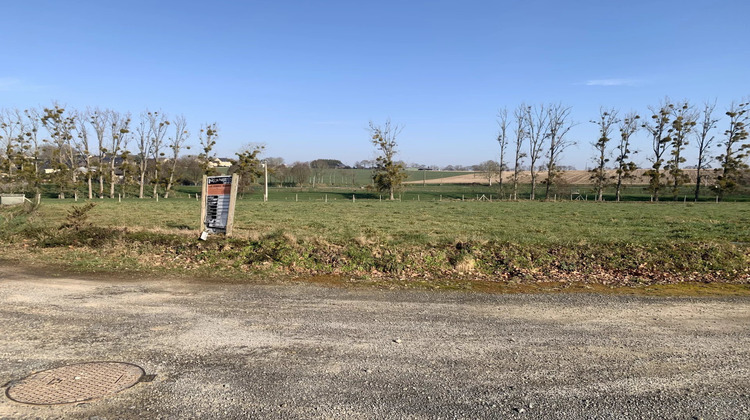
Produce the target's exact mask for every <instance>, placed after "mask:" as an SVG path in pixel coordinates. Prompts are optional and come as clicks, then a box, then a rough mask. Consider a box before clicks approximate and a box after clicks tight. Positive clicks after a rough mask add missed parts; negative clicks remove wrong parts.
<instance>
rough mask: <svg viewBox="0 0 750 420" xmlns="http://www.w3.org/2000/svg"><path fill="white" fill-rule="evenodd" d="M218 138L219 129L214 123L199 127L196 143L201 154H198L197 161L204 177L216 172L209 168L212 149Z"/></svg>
mask: <svg viewBox="0 0 750 420" xmlns="http://www.w3.org/2000/svg"><path fill="white" fill-rule="evenodd" d="M218 137H219V128H218V126H217V125H216V123H211V124H205V125H202V126H201V129H200V131H199V132H198V143H199V144H200V147H201V152H200V154H198V160H199V161H200V163H201V169H202V170H203V173H204V174H205V175H214V174H215V173H216V170H215V169H214V167H213V166H211V160H212V159H213V157H214V155H213V149H214V146H215V145H216V139H217V138H218Z"/></svg>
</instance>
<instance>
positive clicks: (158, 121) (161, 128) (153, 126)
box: [148, 111, 170, 197]
mask: <svg viewBox="0 0 750 420" xmlns="http://www.w3.org/2000/svg"><path fill="white" fill-rule="evenodd" d="M148 124H149V132H150V133H151V136H152V138H151V158H152V159H153V160H154V179H153V183H154V192H153V194H152V196H153V197H156V194H157V192H158V188H159V172H160V169H161V166H162V160H163V159H164V152H162V150H163V148H164V137H166V135H167V129H168V128H169V124H170V122H169V121H168V120H167V116H166V115H164V114H160V113H159V112H158V111H155V112H149V113H148Z"/></svg>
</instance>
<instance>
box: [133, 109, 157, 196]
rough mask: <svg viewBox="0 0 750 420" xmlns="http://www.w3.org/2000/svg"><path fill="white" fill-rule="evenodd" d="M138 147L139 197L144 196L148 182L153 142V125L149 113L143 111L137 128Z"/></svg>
mask: <svg viewBox="0 0 750 420" xmlns="http://www.w3.org/2000/svg"><path fill="white" fill-rule="evenodd" d="M135 133H136V137H135V140H136V144H135V146H136V148H137V150H138V155H137V156H136V157H137V159H138V186H139V189H138V198H143V197H144V196H143V190H144V185H145V184H146V171H147V170H148V157H149V155H150V154H151V149H152V144H151V140H152V139H153V137H152V136H151V127H150V125H149V124H148V113H141V118H140V120H139V121H138V126H136V128H135Z"/></svg>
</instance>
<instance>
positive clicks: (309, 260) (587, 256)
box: [0, 187, 750, 285]
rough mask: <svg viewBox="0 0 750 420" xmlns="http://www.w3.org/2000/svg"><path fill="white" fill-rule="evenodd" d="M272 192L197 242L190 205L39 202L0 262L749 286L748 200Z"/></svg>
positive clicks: (11, 236)
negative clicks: (226, 232)
mask: <svg viewBox="0 0 750 420" xmlns="http://www.w3.org/2000/svg"><path fill="white" fill-rule="evenodd" d="M470 188H472V187H467V189H466V190H463V192H464V194H466V193H469V192H470V191H472V190H471V189H470ZM443 192H444V191H443ZM186 194H187V193H186ZM283 194H286V196H283ZM326 194H327V197H326ZM361 194H371V193H366V192H363V193H361ZM300 195H302V196H303V197H305V198H307V200H304V199H302V200H300V199H299V196H300ZM455 195H458V193H455ZM274 196H275V198H276V200H274V201H269V202H267V203H263V202H262V201H260V200H258V199H250V198H246V199H241V200H238V202H237V206H236V214H235V235H234V236H233V237H232V238H227V239H224V238H223V237H221V236H212V237H211V238H210V240H209V241H207V242H201V241H198V240H197V236H198V233H199V231H198V228H199V214H200V203H199V202H198V201H197V200H196V199H194V198H171V199H163V198H162V199H161V200H159V201H156V200H153V199H144V200H139V199H133V198H129V199H124V200H122V201H121V202H119V201H118V200H109V199H104V200H92V203H94V204H95V206H94V207H93V209H91V210H90V211H89V212H88V213H87V214H86V217H83V218H79V219H76V220H78V222H75V220H74V223H71V220H72V219H75V218H71V217H70V215H69V214H70V212H71V210H72V209H73V208H74V206H76V207H77V208H79V209H80V208H82V206H83V205H84V203H83V202H78V203H74V202H73V201H72V200H54V199H53V200H50V199H45V200H43V202H42V204H41V206H39V207H38V208H37V209H36V210H34V211H32V212H30V213H29V212H27V211H24V210H23V209H20V208H4V209H0V215H2V217H3V219H2V220H0V232H2V235H0V242H1V243H3V244H4V246H5V249H6V252H5V253H4V254H3V257H6V258H8V255H16V257H15V258H23V259H32V260H39V261H46V262H56V263H59V264H62V265H66V266H74V267H79V268H81V269H83V270H102V269H103V270H109V271H112V270H114V271H121V270H128V271H139V270H144V269H145V270H150V269H153V268H155V267H158V268H159V269H166V270H177V271H178V272H184V271H185V270H187V271H191V270H192V271H194V270H209V271H211V270H213V271H211V272H212V273H215V272H226V273H230V274H231V273H234V274H231V275H241V273H246V272H248V271H255V272H257V271H260V272H266V273H267V272H269V271H270V272H276V273H286V274H293V275H300V274H302V275H308V276H309V275H331V274H333V275H347V276H357V277H362V276H364V277H369V276H373V275H375V276H387V277H389V278H394V279H401V280H399V281H402V280H403V279H404V278H407V279H408V278H412V279H413V278H418V279H422V280H420V281H427V282H428V284H433V283H430V282H433V281H435V280H439V279H445V278H455V277H456V276H458V277H466V276H470V278H472V279H479V280H489V281H520V282H524V283H529V282H531V283H534V282H547V281H565V282H573V283H576V284H588V283H596V284H600V285H601V284H604V285H607V284H631V283H635V284H639V285H641V284H650V285H653V284H669V283H674V282H682V281H703V282H714V281H720V282H732V283H743V284H745V283H749V282H750V268H749V267H750V203H711V202H708V203H682V202H661V203H642V202H641V203H639V202H623V203H614V202H603V203H602V202H594V201H562V202H542V201H518V202H511V201H497V200H495V201H492V202H490V201H476V200H468V199H467V200H461V199H450V200H449V199H443V200H442V201H441V200H439V199H433V200H422V199H420V200H416V199H412V200H402V201H394V202H390V201H380V200H379V199H373V198H372V197H369V199H359V198H356V196H355V200H352V199H351V197H350V196H349V192H342V193H340V194H337V193H335V192H334V191H329V192H328V193H324V194H322V195H321V194H320V193H318V192H315V193H309V192H286V193H282V192H279V191H276V192H275V194H274ZM282 196H283V197H284V198H285V199H284V200H281V198H282ZM293 197H296V198H297V201H295V200H294V199H292V198H293ZM433 198H434V197H433ZM326 200H327V201H326ZM84 219H85V220H84ZM19 253H20V254H19ZM28 253H32V254H31V255H29V254H28ZM430 279H432V280H430Z"/></svg>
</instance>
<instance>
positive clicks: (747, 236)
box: [35, 194, 750, 244]
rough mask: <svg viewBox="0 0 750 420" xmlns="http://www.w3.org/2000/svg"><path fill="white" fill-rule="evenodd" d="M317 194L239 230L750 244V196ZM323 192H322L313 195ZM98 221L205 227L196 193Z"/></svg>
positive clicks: (400, 238) (248, 209)
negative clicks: (608, 198)
mask: <svg viewBox="0 0 750 420" xmlns="http://www.w3.org/2000/svg"><path fill="white" fill-rule="evenodd" d="M306 198H309V199H310V200H301V201H299V202H295V201H270V202H268V203H262V202H260V201H257V200H249V199H244V200H238V202H237V207H236V214H235V229H236V230H237V232H238V233H240V234H242V233H244V234H247V235H250V234H254V235H262V234H266V233H269V232H274V231H278V230H280V229H281V230H283V231H284V232H286V233H288V234H291V235H294V236H297V237H301V238H326V239H331V240H345V239H350V238H353V237H358V236H372V237H377V238H380V239H384V240H386V241H388V242H396V243H401V242H406V243H434V242H441V241H451V240H459V239H462V240H471V241H507V242H515V243H535V244H545V243H568V242H572V243H579V242H582V241H583V242H591V243H609V242H632V243H649V242H655V241H656V242H659V241H668V242H689V241H718V242H734V243H746V242H750V203H718V204H716V203H688V204H683V203H671V202H663V203H607V202H605V203H597V202H593V201H588V202H580V201H573V202H570V201H567V202H528V201H520V202H508V201H502V202H501V201H494V202H476V201H415V200H409V201H401V202H389V201H382V202H381V201H377V200H355V201H354V202H352V200H351V198H349V197H348V194H341V195H338V196H337V195H335V194H329V196H328V200H329V201H328V202H324V201H323V198H322V197H320V196H313V195H309V194H308V195H306ZM313 198H315V199H314V200H313ZM93 202H94V203H96V204H97V205H96V207H95V208H94V209H93V210H92V211H91V212H90V221H91V222H92V223H93V224H94V225H96V226H102V227H129V228H146V229H155V228H159V229H174V230H185V229H192V230H197V229H198V226H199V220H198V219H199V215H200V203H199V202H198V201H197V200H194V199H182V198H180V199H169V200H165V199H161V200H159V201H158V202H156V201H155V200H138V199H126V200H123V201H122V202H121V203H119V202H117V200H108V199H105V200H93ZM82 203H83V202H79V203H74V202H73V201H72V200H44V201H43V203H42V205H41V207H40V208H39V211H38V215H37V216H35V219H36V220H37V222H38V223H40V224H43V225H44V226H46V227H50V228H52V227H56V226H59V225H61V224H62V223H63V222H64V219H65V216H66V214H67V211H68V210H69V209H70V208H71V205H73V204H82Z"/></svg>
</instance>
